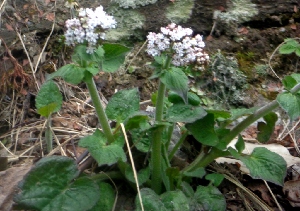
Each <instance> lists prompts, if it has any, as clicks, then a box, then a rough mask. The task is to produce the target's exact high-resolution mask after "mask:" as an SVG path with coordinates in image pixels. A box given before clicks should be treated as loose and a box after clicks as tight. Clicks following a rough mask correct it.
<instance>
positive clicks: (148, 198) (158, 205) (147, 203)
mask: <svg viewBox="0 0 300 211" xmlns="http://www.w3.org/2000/svg"><path fill="white" fill-rule="evenodd" d="M140 191H141V196H142V202H143V203H142V204H143V206H144V210H147V211H156V210H157V211H158V210H159V211H169V210H167V208H166V207H165V206H164V204H163V202H162V201H161V199H160V196H159V195H157V194H156V193H155V192H154V191H153V190H152V189H150V188H143V189H141V190H140ZM135 206H136V211H141V210H142V208H141V205H140V200H139V198H138V196H137V197H136V199H135Z"/></svg>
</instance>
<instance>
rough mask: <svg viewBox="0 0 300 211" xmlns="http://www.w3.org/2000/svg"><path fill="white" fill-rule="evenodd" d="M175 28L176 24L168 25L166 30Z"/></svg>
mask: <svg viewBox="0 0 300 211" xmlns="http://www.w3.org/2000/svg"><path fill="white" fill-rule="evenodd" d="M175 27H176V24H175V23H170V24H169V25H168V28H169V29H174V28H175Z"/></svg>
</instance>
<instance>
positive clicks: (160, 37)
mask: <svg viewBox="0 0 300 211" xmlns="http://www.w3.org/2000/svg"><path fill="white" fill-rule="evenodd" d="M192 34H193V30H192V29H190V28H182V27H181V26H177V25H176V24H174V23H172V24H169V25H168V26H167V27H161V33H157V34H156V33H154V32H150V33H149V35H148V36H147V40H148V45H147V53H148V54H149V55H151V56H159V55H161V54H162V53H169V54H171V55H172V61H171V63H172V64H173V65H175V66H186V65H190V64H194V65H196V67H197V69H202V68H203V65H204V64H205V63H206V62H207V61H208V60H209V56H208V54H207V53H205V52H204V51H203V48H204V46H205V43H204V42H203V40H202V36H200V35H199V34H198V35H196V36H195V37H191V35H192Z"/></svg>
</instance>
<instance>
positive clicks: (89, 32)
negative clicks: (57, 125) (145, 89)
mask: <svg viewBox="0 0 300 211" xmlns="http://www.w3.org/2000/svg"><path fill="white" fill-rule="evenodd" d="M78 15H79V16H78V18H74V19H71V20H68V21H67V22H66V27H67V31H66V33H65V36H66V44H68V45H74V46H75V49H74V54H73V55H72V61H73V63H71V64H67V65H65V66H63V67H61V68H60V69H59V70H57V72H54V73H52V74H51V75H50V76H49V77H48V81H47V82H46V83H45V84H44V85H43V86H42V88H41V90H40V92H39V93H38V96H37V99H36V107H37V108H38V112H39V113H40V114H41V115H43V116H45V117H47V118H50V115H51V113H53V112H56V111H58V110H59V108H60V105H61V103H62V97H61V96H60V93H59V91H58V90H59V89H58V87H57V86H56V84H55V82H54V81H53V79H54V78H56V77H61V78H63V79H64V80H65V81H66V82H68V83H72V84H78V83H80V82H84V83H86V85H87V88H88V90H89V93H90V96H91V99H92V101H93V104H94V107H95V110H96V113H97V115H98V118H99V122H100V124H101V128H100V129H96V130H95V132H94V133H93V134H91V135H89V136H86V137H83V138H81V139H80V141H79V146H81V147H85V148H87V149H88V151H89V153H90V154H91V156H92V157H93V158H94V159H95V160H96V161H97V163H98V165H99V166H101V165H113V164H116V166H117V167H118V168H117V169H118V170H115V171H113V172H106V175H107V176H104V175H103V174H96V175H93V176H89V175H85V174H83V173H82V172H80V171H79V170H78V169H77V165H76V162H75V161H74V160H73V159H71V158H68V157H62V156H51V157H46V158H43V159H41V160H40V161H38V162H37V163H36V164H35V166H34V167H33V168H32V169H31V171H30V172H29V173H28V174H27V175H26V176H25V177H24V179H23V181H22V182H21V183H20V184H19V187H20V189H21V191H20V193H19V194H17V195H16V197H15V202H16V203H17V207H19V208H21V209H34V210H43V211H45V210H47V211H48V210H53V211H54V210H55V211H56V210H72V211H74V210H75V211H76V210H78V211H82V210H104V211H106V210H112V209H113V207H114V200H115V193H114V190H113V188H112V187H111V185H110V184H109V183H106V182H105V180H106V179H107V178H108V177H109V178H111V179H123V180H127V181H128V183H129V184H131V185H132V184H133V183H135V180H134V177H133V170H132V167H131V165H130V164H129V163H128V161H127V156H126V153H125V150H124V138H125V137H124V135H123V133H122V132H121V129H120V128H122V127H121V126H122V124H124V125H125V128H126V132H127V133H128V134H130V137H131V139H132V140H131V141H132V142H133V143H134V146H135V148H136V149H137V150H139V151H141V152H143V153H148V152H149V151H150V152H151V153H150V157H149V160H148V166H147V167H145V168H143V169H138V170H139V172H138V183H139V186H140V187H139V188H140V190H141V199H142V201H140V198H138V197H137V199H136V210H166V211H168V210H170V211H171V210H216V211H217V210H218V211H219V210H226V202H225V198H224V197H223V195H222V194H221V192H220V191H219V190H218V189H217V186H218V185H219V184H220V183H221V181H222V179H223V176H222V175H220V174H215V173H214V174H207V172H206V171H205V168H206V167H207V166H208V165H209V164H210V163H212V162H213V161H214V160H215V159H216V158H218V157H222V156H232V157H234V158H237V159H239V160H241V161H242V162H243V163H245V165H246V166H247V167H248V168H249V170H250V174H251V176H252V177H253V178H256V179H264V180H267V181H269V182H273V183H275V184H278V185H282V184H283V180H284V177H285V174H286V162H285V160H284V159H283V158H282V157H281V156H280V155H278V154H276V153H273V152H271V151H269V150H268V149H266V148H264V147H257V148H256V149H255V150H254V151H253V152H252V153H251V154H250V155H245V154H243V153H242V151H243V150H244V148H245V144H244V140H243V138H242V136H241V135H239V134H240V133H241V132H242V131H243V130H244V129H246V128H247V127H248V126H249V125H251V124H252V123H253V122H255V121H257V120H258V119H259V118H261V117H263V118H264V120H265V122H264V123H263V124H264V127H261V130H260V133H261V135H260V137H261V138H260V139H261V140H262V141H266V140H267V139H268V138H269V137H270V135H271V133H272V130H273V129H274V125H275V122H276V119H277V116H276V114H275V113H274V112H273V110H274V109H276V108H277V107H279V106H281V107H282V108H284V109H285V110H286V111H287V113H288V114H289V115H290V117H291V118H292V119H295V118H297V117H298V116H300V110H299V109H298V108H299V107H300V97H299V90H300V76H299V75H298V74H292V75H291V76H287V77H286V78H285V79H284V80H283V84H284V86H285V88H286V91H284V92H283V93H281V94H279V95H278V97H277V99H276V100H275V101H273V102H271V103H269V104H267V105H265V106H263V107H261V108H259V109H244V110H243V109H242V110H235V111H232V112H230V111H223V110H221V111H219V110H207V109H204V108H203V107H202V106H201V105H200V99H199V97H198V96H197V95H195V94H193V93H191V92H189V87H188V77H187V75H186V70H187V69H188V70H189V71H198V72H199V71H201V70H202V69H203V68H204V65H205V64H206V63H207V62H208V60H209V56H208V54H207V53H205V52H204V50H203V48H204V47H205V43H204V42H203V40H202V37H201V36H200V35H196V36H194V37H193V36H192V35H193V31H192V29H190V28H183V27H181V26H178V25H176V24H169V25H168V26H167V27H162V28H161V31H160V32H159V33H154V32H150V33H149V35H148V36H147V41H148V45H147V53H148V54H149V55H151V56H153V58H154V62H153V67H154V68H155V70H154V73H153V76H152V78H157V79H158V81H159V87H158V91H157V93H156V94H155V95H154V97H153V102H154V104H155V115H154V117H152V116H153V115H149V114H148V113H146V112H143V111H140V106H139V93H138V89H136V88H135V89H130V90H121V91H119V92H117V93H116V94H115V95H113V96H112V97H111V99H110V100H109V102H108V105H107V107H106V108H105V109H104V108H103V106H102V103H101V101H100V98H99V94H98V91H97V88H96V85H95V83H94V80H93V76H94V75H96V74H97V73H98V72H99V71H105V72H114V71H116V70H118V68H119V66H120V65H121V64H122V63H123V61H124V56H125V53H126V52H128V51H129V49H128V48H127V47H125V46H122V45H119V44H109V43H102V41H103V39H104V38H105V30H106V29H109V28H113V27H115V26H116V22H115V21H114V18H113V17H112V16H109V15H107V14H106V13H105V12H104V11H103V8H102V7H98V8H96V9H95V10H92V9H80V10H79V14H78ZM99 42H100V43H99ZM51 94H54V97H48V96H47V95H51ZM241 116H247V117H246V118H245V119H244V120H243V121H242V122H240V123H238V124H237V125H236V126H235V127H233V128H231V129H229V125H230V123H232V122H233V121H235V120H236V119H237V118H239V117H241ZM109 121H115V122H116V124H115V127H113V128H112V127H111V125H110V124H109ZM49 122H50V121H49ZM177 122H181V123H183V124H181V125H183V126H182V127H181V137H180V138H179V139H178V140H177V141H176V142H175V144H174V145H172V144H171V142H172V141H171V137H172V134H173V133H174V128H175V126H176V123H177ZM50 123H51V122H50ZM50 123H49V124H50ZM188 135H192V136H193V137H194V138H195V139H196V140H197V141H198V142H199V143H201V148H200V149H199V154H198V155H197V157H196V158H195V159H194V160H193V161H192V162H191V163H190V164H189V165H187V166H186V167H184V168H179V167H178V166H172V164H171V161H172V159H173V158H174V156H175V154H176V152H177V151H178V149H180V147H181V145H182V144H183V142H184V140H185V139H186V137H187V136H188ZM236 137H238V141H237V143H236V145H235V148H233V147H228V144H229V143H230V142H232V140H233V139H235V138H236ZM49 139H51V137H48V141H49ZM47 144H49V142H48V143H47ZM194 177H196V178H205V179H207V180H209V181H211V182H210V183H209V185H208V186H201V185H199V186H198V187H197V188H195V189H193V188H192V186H191V184H190V181H191V178H194Z"/></svg>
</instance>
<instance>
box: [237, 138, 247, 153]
mask: <svg viewBox="0 0 300 211" xmlns="http://www.w3.org/2000/svg"><path fill="white" fill-rule="evenodd" d="M235 148H236V149H237V151H238V152H239V153H242V152H243V150H244V149H245V141H244V139H243V137H242V136H241V135H239V137H238V140H237V142H236V144H235Z"/></svg>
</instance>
